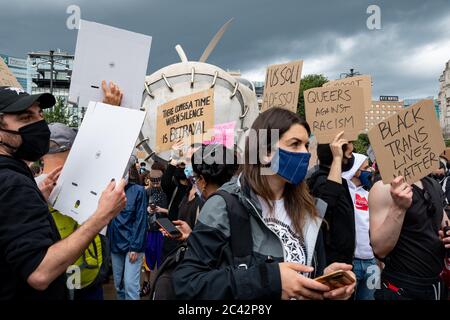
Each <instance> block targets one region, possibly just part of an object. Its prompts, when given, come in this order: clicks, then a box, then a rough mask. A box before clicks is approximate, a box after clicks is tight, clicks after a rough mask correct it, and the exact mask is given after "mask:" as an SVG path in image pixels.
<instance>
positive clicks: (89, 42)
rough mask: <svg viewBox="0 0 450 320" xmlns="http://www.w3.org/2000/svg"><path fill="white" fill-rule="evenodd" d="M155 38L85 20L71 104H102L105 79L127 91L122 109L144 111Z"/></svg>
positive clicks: (76, 49) (79, 34) (124, 91)
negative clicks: (151, 53)
mask: <svg viewBox="0 0 450 320" xmlns="http://www.w3.org/2000/svg"><path fill="white" fill-rule="evenodd" d="M151 43H152V37H150V36H147V35H143V34H139V33H135V32H131V31H127V30H123V29H118V28H114V27H110V26H107V25H103V24H100V23H95V22H90V21H85V20H81V21H80V29H79V31H78V37H77V46H76V48H75V60H74V63H73V72H72V78H71V83H70V90H69V102H71V103H74V104H78V105H79V106H80V107H86V106H87V105H88V103H89V101H102V100H103V91H102V80H106V81H107V82H109V81H112V82H114V83H115V84H117V85H118V86H119V88H120V90H121V91H122V92H123V98H122V103H121V106H122V107H126V108H132V109H140V107H141V104H142V92H143V91H144V80H145V74H146V72H147V64H148V57H149V54H150V47H151Z"/></svg>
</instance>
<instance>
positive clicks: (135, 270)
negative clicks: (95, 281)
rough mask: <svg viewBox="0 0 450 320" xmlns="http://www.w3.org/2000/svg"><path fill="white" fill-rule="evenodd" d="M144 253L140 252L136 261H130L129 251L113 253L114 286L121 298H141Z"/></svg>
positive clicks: (118, 296)
mask: <svg viewBox="0 0 450 320" xmlns="http://www.w3.org/2000/svg"><path fill="white" fill-rule="evenodd" d="M143 255H144V253H143V252H140V253H138V258H137V260H136V261H135V262H134V263H131V262H130V259H129V257H128V253H111V263H112V269H113V277H114V286H115V287H116V291H117V299H119V300H140V297H139V291H140V289H141V266H142V257H143Z"/></svg>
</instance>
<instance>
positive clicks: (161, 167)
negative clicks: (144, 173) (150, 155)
mask: <svg viewBox="0 0 450 320" xmlns="http://www.w3.org/2000/svg"><path fill="white" fill-rule="evenodd" d="M150 169H151V170H160V171H162V172H163V173H164V171H166V166H165V165H164V164H163V163H161V162H154V163H153V164H152V167H151V168H150Z"/></svg>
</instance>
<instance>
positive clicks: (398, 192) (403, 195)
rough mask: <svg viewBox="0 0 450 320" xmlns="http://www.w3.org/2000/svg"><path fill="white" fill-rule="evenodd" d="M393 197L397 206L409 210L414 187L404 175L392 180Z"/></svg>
mask: <svg viewBox="0 0 450 320" xmlns="http://www.w3.org/2000/svg"><path fill="white" fill-rule="evenodd" d="M391 197H392V200H394V203H395V205H396V206H397V207H399V208H400V209H402V210H408V208H409V207H410V206H411V204H412V197H413V192H412V187H411V186H410V185H409V184H407V183H406V182H405V180H404V178H403V177H402V176H399V177H397V178H395V179H394V180H392V182H391Z"/></svg>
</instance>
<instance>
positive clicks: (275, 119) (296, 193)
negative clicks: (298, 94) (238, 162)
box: [242, 108, 317, 235]
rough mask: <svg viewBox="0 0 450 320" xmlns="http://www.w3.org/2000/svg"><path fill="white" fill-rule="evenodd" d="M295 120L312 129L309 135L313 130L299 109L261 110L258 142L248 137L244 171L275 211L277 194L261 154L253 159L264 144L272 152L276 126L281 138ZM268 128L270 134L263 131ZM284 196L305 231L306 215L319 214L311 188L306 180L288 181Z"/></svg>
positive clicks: (294, 219) (289, 211)
mask: <svg viewBox="0 0 450 320" xmlns="http://www.w3.org/2000/svg"><path fill="white" fill-rule="evenodd" d="M294 124H299V125H301V126H303V127H304V128H305V129H306V131H307V132H308V136H309V135H310V134H311V130H310V128H309V125H308V123H307V122H306V121H305V120H304V119H303V118H301V117H300V116H298V115H297V114H296V113H293V112H291V111H289V110H286V109H282V108H271V109H269V110H267V111H265V112H263V113H261V114H260V115H259V116H258V118H256V120H255V122H254V123H253V125H252V130H253V131H254V132H256V133H257V134H256V136H257V138H256V142H257V143H254V142H255V141H252V143H250V139H249V137H247V140H246V148H245V164H244V166H243V171H242V174H243V176H244V178H245V182H246V183H247V184H248V185H249V187H250V188H251V189H252V190H253V191H254V192H255V193H256V194H257V195H259V196H260V197H262V198H263V199H264V201H266V203H267V205H268V206H269V208H270V211H271V212H273V208H274V205H273V201H274V199H275V195H274V193H273V192H272V189H271V188H270V185H269V181H268V179H267V176H266V175H263V174H261V168H262V167H263V166H264V164H263V163H261V159H259V157H257V160H256V163H255V161H254V160H253V159H254V157H255V156H254V155H255V154H256V155H259V154H260V149H261V148H266V149H265V150H267V152H268V154H270V153H271V152H272V150H273V149H274V146H275V144H276V143H277V141H271V130H272V129H278V130H279V131H278V132H279V137H280V138H281V137H282V136H283V135H284V134H285V133H286V132H287V131H288V130H289V129H290V128H291V126H292V125H294ZM264 129H265V130H266V131H265V132H266V134H264V131H262V130H264ZM250 160H253V162H250ZM283 199H284V206H285V209H286V212H287V214H288V216H289V217H290V218H291V221H292V223H293V226H294V229H295V231H296V232H297V233H298V234H300V235H301V234H302V227H303V225H304V223H305V217H306V216H307V215H309V216H311V217H315V216H316V215H317V212H316V208H315V206H314V199H313V197H312V196H311V194H310V192H309V189H308V186H307V184H306V183H305V182H304V181H303V182H301V183H300V184H299V185H298V186H294V185H292V184H290V183H286V185H285V187H284V193H283Z"/></svg>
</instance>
